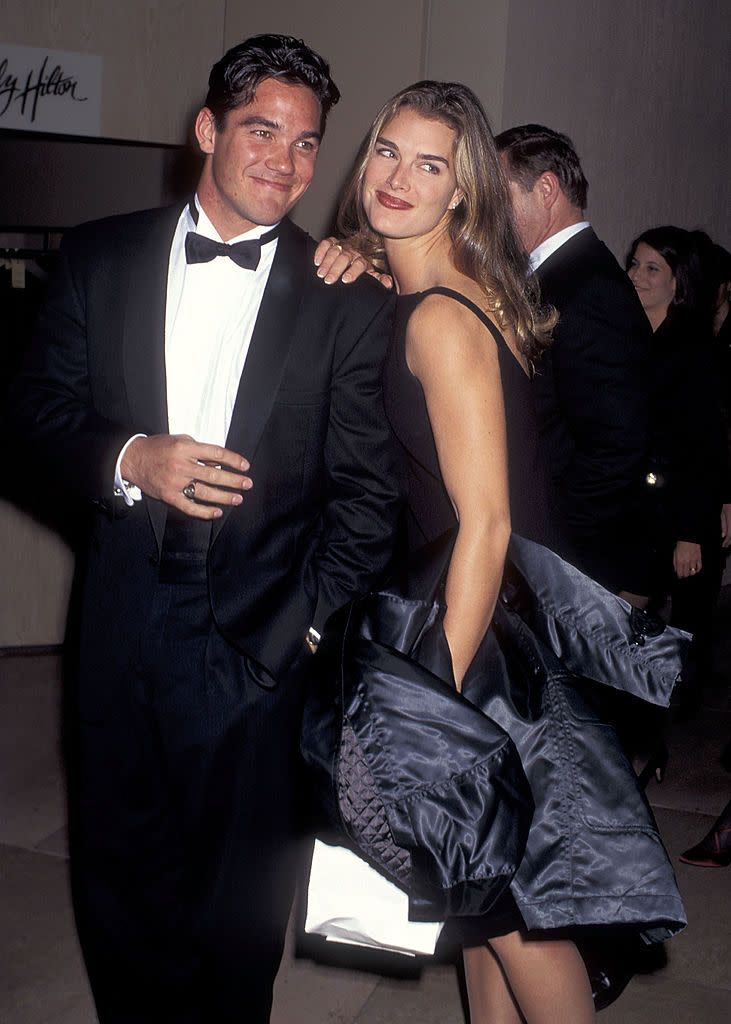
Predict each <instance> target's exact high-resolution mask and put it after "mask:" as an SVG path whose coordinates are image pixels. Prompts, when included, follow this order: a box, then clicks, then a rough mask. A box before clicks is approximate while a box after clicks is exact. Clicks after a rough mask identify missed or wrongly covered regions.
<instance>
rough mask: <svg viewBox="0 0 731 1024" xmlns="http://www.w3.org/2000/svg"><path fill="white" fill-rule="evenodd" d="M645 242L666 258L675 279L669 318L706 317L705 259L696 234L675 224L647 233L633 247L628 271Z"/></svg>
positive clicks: (631, 246) (626, 261) (653, 229)
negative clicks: (639, 247)
mask: <svg viewBox="0 0 731 1024" xmlns="http://www.w3.org/2000/svg"><path fill="white" fill-rule="evenodd" d="M641 242H644V243H645V245H649V247H650V248H651V249H654V250H655V252H657V253H659V254H660V255H661V256H662V258H663V259H664V260H665V262H666V263H667V265H668V266H669V267H670V270H671V271H672V274H673V277H674V278H675V295H674V296H673V298H672V299H671V301H670V305H669V306H668V317H669V318H670V317H674V316H677V315H678V313H679V312H681V311H682V312H686V313H691V314H694V315H700V316H702V315H703V314H704V312H705V310H704V308H703V307H704V301H703V298H704V291H703V287H702V269H701V257H700V252H699V246H698V245H697V244H696V241H695V240H694V238H693V233H692V232H690V231H686V230H685V228H678V227H675V226H674V225H673V224H666V225H664V226H662V227H658V228H650V229H649V230H648V231H643V232H642V234H641V235H638V236H637V238H635V240H634V241H633V242H632V244H631V245H630V247H629V251H628V253H627V258H626V260H625V269H626V270H629V269H630V267H631V266H632V260H633V259H634V257H635V252H636V251H637V246H638V245H639V244H640V243H641Z"/></svg>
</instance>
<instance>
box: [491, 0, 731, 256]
mask: <svg viewBox="0 0 731 1024" xmlns="http://www.w3.org/2000/svg"><path fill="white" fill-rule="evenodd" d="M729 53H731V23H730V21H729V8H728V3H727V2H726V0H704V3H698V2H697V0H643V2H642V3H637V2H636V0H598V2H597V0H593V2H587V0H584V2H582V0H550V3H545V2H541V0H512V2H511V4H510V19H509V27H508V35H507V50H506V61H505V65H506V73H505V88H504V104H503V113H502V127H509V126H510V125H512V124H523V123H526V122H529V121H538V122H541V123H545V124H548V125H550V126H551V127H553V128H558V129H560V130H562V131H566V132H567V133H568V134H569V135H570V136H571V137H572V138H573V140H574V143H575V145H576V147H577V149H578V151H579V154H580V156H581V160H582V164H583V166H584V171H585V173H586V176H587V178H588V179H589V186H590V187H589V210H588V213H589V216H590V217H591V219H592V221H593V222H594V223H595V224H596V227H597V230H598V232H599V234H600V235H601V236H602V237H603V238H604V239H605V241H606V242H607V244H608V245H610V247H611V248H613V249H614V251H615V253H616V254H617V255H620V254H622V255H623V254H624V252H625V250H626V247H627V244H628V243H629V242H630V241H631V240H632V238H634V237H635V236H636V235H637V234H638V233H639V232H640V231H642V230H644V229H645V228H647V227H651V226H652V225H656V224H663V223H665V224H667V223H675V224H679V225H681V226H682V227H687V228H694V227H702V228H704V229H705V230H707V231H708V232H709V233H710V234H711V236H712V237H714V238H716V239H717V240H718V241H719V242H721V243H722V244H723V245H725V246H727V247H729V248H731V205H730V204H729V188H728V172H729V167H730V166H731V146H730V145H729V140H731V131H730V130H729V124H730V123H731V102H730V93H729V74H728V64H729V57H728V55H729Z"/></svg>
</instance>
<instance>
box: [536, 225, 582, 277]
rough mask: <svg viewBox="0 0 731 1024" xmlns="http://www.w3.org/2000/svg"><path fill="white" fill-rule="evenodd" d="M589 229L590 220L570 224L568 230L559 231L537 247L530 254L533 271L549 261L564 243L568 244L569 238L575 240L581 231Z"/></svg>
mask: <svg viewBox="0 0 731 1024" xmlns="http://www.w3.org/2000/svg"><path fill="white" fill-rule="evenodd" d="M588 227H591V225H590V224H589V221H588V220H581V221H579V222H578V224H569V226H568V227H567V228H563V229H562V230H561V231H557V232H556V234H555V235H551V237H550V238H547V239H546V240H545V241H544V242H541V244H540V245H537V246H536V247H535V249H534V250H533V252H532V253H531V254H530V268H531V270H535V269H536V268H537V267H540V265H541V263H543V262H544V260H547V259H548V257H549V256H552V255H553V254H554V253H555V251H556V249H560V248H561V246H562V245H563V244H564V242H568V240H569V238H573V237H574V235H578V233H579V232H580V231H583V230H584V229H585V228H588Z"/></svg>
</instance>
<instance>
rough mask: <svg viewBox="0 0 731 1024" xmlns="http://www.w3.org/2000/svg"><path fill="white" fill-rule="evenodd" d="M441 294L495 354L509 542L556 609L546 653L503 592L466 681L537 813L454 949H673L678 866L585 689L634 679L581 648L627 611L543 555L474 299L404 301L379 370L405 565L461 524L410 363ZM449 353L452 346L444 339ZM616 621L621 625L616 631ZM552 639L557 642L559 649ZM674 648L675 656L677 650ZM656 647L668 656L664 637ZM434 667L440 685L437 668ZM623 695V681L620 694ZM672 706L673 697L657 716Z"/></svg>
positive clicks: (533, 473)
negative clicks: (503, 945) (414, 326)
mask: <svg viewBox="0 0 731 1024" xmlns="http://www.w3.org/2000/svg"><path fill="white" fill-rule="evenodd" d="M432 294H441V295H447V296H449V297H451V298H452V299H454V301H456V302H459V303H461V304H462V305H464V306H466V307H467V308H468V309H471V310H472V311H473V312H474V314H475V316H476V317H478V318H479V320H480V321H481V322H482V323H483V324H484V325H485V327H486V329H487V330H488V331H489V332H490V334H491V335H492V337H493V339H494V342H495V344H496V346H497V354H498V360H499V367H500V374H501V382H502V389H503V398H504V406H505V416H506V427H507V449H508V452H507V454H508V482H509V495H510V514H511V523H512V530H513V534H514V535H515V534H517V535H519V537H518V538H517V540H516V539H515V538H514V540H516V543H517V542H518V541H519V540H520V538H526V539H527V541H528V542H529V543H528V544H527V549H528V550H529V551H530V553H531V559H532V561H530V560H529V562H526V563H524V569H523V572H524V575H530V574H531V572H532V570H535V575H536V577H540V583H539V584H538V586H540V587H541V588H542V590H541V600H546V601H547V602H548V604H553V605H554V606H555V607H556V608H557V609H558V611H557V612H556V614H555V615H554V617H553V619H552V620H551V624H550V625H549V629H548V632H549V634H551V635H550V636H549V642H548V643H546V632H545V630H544V631H543V633H542V635H541V637H539V636H537V635H536V634H537V633H540V632H541V630H540V629H536V628H535V627H536V621H537V620H536V618H535V615H533V613H530V614H527V615H526V614H524V613H523V611H522V610H521V609H520V608H519V609H518V611H517V612H515V611H514V610H513V609H512V608H510V607H509V606H508V603H505V602H504V601H503V596H504V592H503V595H501V600H500V601H499V602H498V606H497V608H496V612H495V616H494V619H493V623H492V625H491V627H490V630H489V631H488V634H487V636H486V637H485V640H484V641H483V644H482V646H481V648H480V650H479V651H478V654H477V655H476V657H475V661H474V662H473V665H472V666H471V668H470V670H469V671H468V673H467V675H466V677H465V679H464V681H463V688H462V694H463V696H464V697H466V698H467V700H468V701H469V702H471V703H472V704H473V705H476V706H477V707H478V708H479V709H480V710H481V711H482V712H483V713H484V714H485V715H486V716H487V717H488V718H490V719H491V720H492V721H493V722H497V723H498V725H499V726H500V727H501V728H502V729H503V730H504V731H505V732H506V733H507V734H508V735H509V736H510V738H511V740H512V741H513V742H514V744H515V746H516V748H517V750H518V753H519V755H520V758H521V761H522V763H523V768H524V771H525V774H526V776H527V779H528V782H529V784H530V788H531V791H532V796H533V801H534V803H535V811H534V814H533V817H532V821H531V825H530V831H529V836H528V842H527V846H526V849H525V854H524V856H523V859H522V862H521V864H520V867H519V869H518V871H517V872H516V874H515V877H514V878H513V881H512V882H511V884H510V889H509V890H508V891H507V892H506V893H505V895H504V896H503V897H501V899H500V900H499V901H498V903H497V904H496V905H495V906H493V908H492V909H491V910H490V912H489V913H488V914H487V915H486V916H485V917H482V918H478V919H475V918H472V919H469V918H458V919H457V920H456V921H453V922H452V923H453V924H454V925H456V936H457V939H458V941H462V942H464V943H467V944H469V943H470V942H479V941H482V940H484V939H485V938H489V937H492V936H495V935H498V934H503V933H505V932H507V931H512V930H514V929H516V928H520V929H522V930H528V931H561V932H564V931H566V930H567V929H568V930H569V932H573V930H574V929H575V928H577V927H578V928H579V929H580V930H583V929H584V928H587V927H588V928H590V929H593V928H596V927H603V926H606V925H611V926H616V925H620V926H621V925H624V926H625V927H628V928H630V929H631V930H633V931H638V932H641V933H642V934H643V936H644V938H645V940H646V941H659V940H664V939H666V938H668V937H669V936H670V935H672V934H674V933H675V932H677V931H678V930H679V929H680V928H682V927H683V924H684V923H685V917H684V913H683V907H682V903H681V900H680V896H679V894H678V890H677V886H676V884H675V878H674V874H673V871H672V867H671V865H670V863H669V860H668V858H667V855H666V853H665V850H664V848H663V846H662V842H661V840H660V836H659V833H658V831H657V827H656V825H655V822H654V818H653V817H652V813H651V811H650V808H649V806H648V805H647V802H646V800H645V798H644V794H643V793H641V791H640V790H639V788H638V786H637V783H636V778H635V774H634V772H633V771H632V768H631V765H630V764H629V763H628V761H627V759H626V757H625V756H624V754H623V752H622V750H621V747H620V745H619V743H618V741H617V739H616V736H615V734H614V731H613V730H612V729H611V728H610V727H609V726H607V725H606V724H605V723H603V722H602V721H601V720H600V719H599V718H598V717H597V714H596V711H595V704H596V701H595V697H596V692H595V691H594V692H593V693H592V688H593V685H594V683H593V682H589V680H592V681H600V682H606V683H608V684H609V685H610V686H611V685H615V683H614V682H613V681H612V678H611V677H612V676H615V677H616V676H624V677H629V676H630V675H632V671H633V668H629V670H628V671H624V667H623V666H624V665H627V666H629V665H630V664H631V665H632V666H634V662H632V661H631V659H632V658H633V657H634V655H633V653H632V651H631V650H630V649H628V645H627V643H626V642H625V641H622V644H623V647H622V655H621V658H623V659H625V660H624V661H622V660H621V659H618V660H617V661H615V662H613V663H612V664H609V661H607V663H606V664H602V665H600V666H599V668H598V670H597V666H596V664H595V663H596V662H597V661H601V660H602V659H603V657H604V651H605V649H606V650H610V649H612V648H613V647H615V648H616V644H615V639H616V636H615V637H613V639H611V640H610V639H609V633H606V634H603V633H601V630H603V629H604V625H602V626H601V629H600V630H599V632H596V631H595V632H594V633H593V635H592V636H591V637H589V640H588V642H587V636H586V635H582V630H583V629H584V626H585V624H586V623H589V624H590V625H589V628H588V631H589V632H591V630H593V628H594V627H593V625H591V623H594V622H599V621H601V622H602V623H603V622H604V620H605V618H607V616H608V618H609V619H610V620H611V623H612V625H611V628H610V632H612V631H614V634H618V633H619V632H620V631H622V630H624V625H623V622H624V620H628V619H629V617H630V611H631V610H630V611H628V608H629V606H626V605H623V604H622V602H620V601H619V599H618V598H615V597H614V596H613V595H610V594H608V593H607V592H605V591H603V590H602V588H601V587H599V586H598V584H595V583H594V582H593V581H591V580H588V579H587V578H586V577H584V576H583V575H582V574H581V573H579V572H578V571H577V570H575V569H573V567H571V566H568V565H567V563H564V562H563V560H562V559H560V558H558V556H556V555H554V554H553V553H552V552H551V551H550V550H548V549H550V548H551V547H552V544H551V540H552V536H553V531H552V529H551V525H550V519H549V511H548V501H547V498H546V494H547V488H546V482H545V481H546V477H545V474H544V470H543V467H542V463H541V459H540V455H539V448H538V441H537V436H538V435H537V429H536V423H535V414H534V407H533V396H532V386H531V382H530V379H529V378H528V376H527V375H526V373H525V371H524V370H523V368H522V366H521V365H520V363H519V362H518V360H517V359H516V357H515V356H514V354H513V353H512V351H511V350H510V348H509V346H508V345H507V343H506V341H505V339H504V338H503V337H502V335H501V334H500V332H499V331H498V330H497V329H496V327H495V326H494V325H493V323H492V322H491V320H490V319H489V317H487V316H486V315H485V314H484V313H483V312H482V310H480V309H479V307H477V306H476V305H475V304H474V303H473V302H471V301H470V300H469V299H467V298H466V297H465V296H463V295H461V294H459V293H457V292H454V291H451V290H449V289H446V288H433V289H430V290H429V291H425V292H421V293H416V294H411V295H404V296H400V297H399V299H398V302H397V310H396V319H395V325H394V333H393V337H392V342H391V346H390V349H389V352H388V355H387V359H386V363H385V367H384V400H385V407H386V414H387V416H388V419H389V421H390V423H391V426H392V428H393V432H394V434H395V436H396V438H397V440H398V443H399V445H400V447H401V451H402V456H403V472H404V475H405V478H406V483H407V505H406V511H405V519H406V524H405V530H404V534H405V538H404V540H403V544H404V545H405V547H406V550H402V551H401V556H402V558H403V559H404V560H409V559H411V560H413V558H414V555H415V553H418V551H419V550H420V549H423V550H428V549H429V547H430V545H432V543H433V542H434V541H435V539H437V538H439V537H440V536H441V535H443V534H445V532H447V531H450V530H454V528H455V527H456V525H457V524H456V517H455V514H454V511H453V507H452V503H451V501H450V499H449V496H448V494H447V492H446V489H445V486H444V482H443V479H442V476H441V473H440V470H439V460H438V457H437V450H436V445H435V442H434V437H433V434H432V430H431V425H430V422H429V416H428V413H427V407H426V400H425V397H424V393H423V390H422V388H421V384H420V382H419V381H418V379H417V378H416V377H415V376H414V375H413V374H412V373H411V372H410V370H409V368H408V366H407V364H406V357H405V339H406V327H407V324H408V321H409V317H410V316H411V314H412V313H413V311H414V310H415V309H416V307H417V306H418V305H419V303H420V302H422V301H423V299H424V298H425V297H426V296H428V295H432ZM487 342H488V339H487V338H486V343H487ZM444 344H445V345H448V344H449V339H448V338H445V339H444ZM530 542H535V543H534V544H533V543H530ZM513 543H514V542H513V541H511V545H513ZM539 545H540V546H539ZM536 552H537V553H538V554H537V555H536ZM534 555H535V557H534ZM509 563H510V553H509ZM525 565H527V566H528V568H527V569H526V568H525ZM531 566H532V569H531ZM554 579H555V585H554ZM532 583H533V581H531V585H532ZM606 609H609V612H608V613H607V612H606ZM615 621H617V622H620V626H619V628H618V629H616V630H615V629H614V624H615ZM557 632H561V634H562V636H561V639H560V640H559V641H558V642H557V643H552V642H551V641H552V640H553V635H554V634H555V633H557ZM671 632H672V631H668V633H671ZM604 635H606V636H607V640H606V643H605V641H604V639H603V637H604ZM574 636H576V638H577V639H576V644H574V640H573V638H574ZM666 639H667V643H668V644H672V642H673V641H672V637H670V638H667V636H666ZM653 642H655V643H661V642H662V638H661V639H660V640H654V641H653ZM638 644H639V645H640V646H639V648H638V649H639V650H640V651H641V652H643V654H642V656H645V657H646V656H647V654H648V652H649V650H650V647H651V645H650V644H648V646H646V647H643V646H642V645H643V644H644V639H642V638H640V640H639V641H638ZM561 647H563V650H564V651H565V652H566V654H567V656H568V657H567V658H566V659H564V658H563V657H562V656H561V652H560V650H559V648H561ZM629 647H631V645H629ZM551 648H553V649H551ZM571 648H573V649H572V650H570V649H571ZM616 649H618V648H616ZM667 650H668V648H667V647H666V651H667ZM557 651H558V652H559V656H558V657H557ZM567 662H568V663H569V664H570V665H571V669H569V668H567ZM592 662H594V664H592ZM583 665H586V666H587V671H586V673H584V672H583V671H582V666H583ZM427 667H429V669H430V670H431V671H435V672H436V673H437V674H439V671H438V669H435V668H434V666H433V665H428V666H427ZM443 678H445V677H443ZM624 685H625V684H624V682H622V681H620V682H619V685H618V688H623V687H624ZM628 685H629V684H628ZM632 685H633V684H632ZM670 688H671V687H670ZM636 692H637V693H638V695H642V696H644V694H640V693H639V690H638V691H636ZM649 699H653V698H652V697H651V698H649ZM666 699H669V693H668V695H667V696H666V698H663V700H657V703H663V702H665V700H666ZM453 937H454V936H453Z"/></svg>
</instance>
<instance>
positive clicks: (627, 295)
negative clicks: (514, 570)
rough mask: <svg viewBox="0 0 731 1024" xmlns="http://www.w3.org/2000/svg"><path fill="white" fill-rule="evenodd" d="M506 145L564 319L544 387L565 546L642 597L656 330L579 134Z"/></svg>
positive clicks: (541, 396)
mask: <svg viewBox="0 0 731 1024" xmlns="http://www.w3.org/2000/svg"><path fill="white" fill-rule="evenodd" d="M496 142H497V145H498V149H499V150H500V151H501V158H502V161H503V166H504V169H505V172H506V174H507V177H508V184H509V187H510V193H511V197H512V201H513V208H514V211H515V217H516V221H517V225H518V229H519V231H520V235H521V238H522V241H523V244H524V246H525V249H526V252H528V253H529V254H530V260H531V267H532V269H533V271H534V273H535V275H536V278H537V280H538V282H539V285H540V291H541V298H542V300H543V301H544V302H546V303H549V304H550V305H552V306H554V307H555V308H556V309H557V311H558V314H559V320H558V324H557V325H556V328H555V331H554V343H553V346H552V347H551V349H550V350H549V352H548V353H547V355H546V356H545V357H544V360H543V361H542V362H541V364H540V367H539V370H538V373H537V374H536V377H535V394H536V406H537V412H538V421H539V428H540V431H541V435H542V438H543V441H544V444H545V448H546V453H547V461H548V466H549V472H550V478H551V481H552V492H553V495H552V496H553V500H554V503H555V507H556V514H557V525H558V527H559V529H560V530H561V532H562V534H563V537H562V544H563V550H562V552H561V553H562V554H563V555H564V556H565V557H566V558H567V559H568V560H569V561H572V562H573V563H574V564H576V565H577V566H578V567H579V568H580V569H582V570H583V571H584V572H586V573H587V574H588V575H590V576H592V577H594V578H595V579H597V580H598V581H599V582H600V583H602V584H603V585H604V586H606V587H607V588H608V589H610V590H613V591H615V592H623V593H624V596H626V597H629V598H630V599H631V600H633V601H634V602H635V603H638V604H642V603H644V601H643V599H642V597H641V596H640V595H644V594H645V593H646V589H647V583H648V580H647V570H646V557H647V556H646V552H645V550H644V547H645V545H644V544H643V540H644V538H643V536H642V533H643V530H642V527H641V524H640V515H639V508H638V501H639V488H640V480H641V475H642V471H643V462H644V458H645V455H646V443H647V417H648V400H647V393H646V381H647V372H646V367H647V362H648V359H649V353H650V341H651V336H652V331H651V329H650V325H649V322H648V320H647V317H646V316H645V313H644V310H643V309H642V307H641V305H640V303H639V301H638V299H637V294H636V292H635V290H634V288H633V287H632V285H631V283H630V281H629V280H628V278H627V275H626V274H625V273H624V271H623V270H622V269H621V268H620V266H619V264H618V263H617V261H616V259H615V258H614V256H613V255H612V254H611V252H610V251H609V249H607V247H606V246H605V245H604V244H603V243H602V242H601V241H600V240H599V239H598V238H597V236H596V235H595V234H594V231H593V230H592V228H591V226H590V225H589V223H588V221H586V220H585V219H584V208H585V206H586V195H587V188H588V185H587V181H586V178H585V177H584V173H583V171H582V169H581V164H580V162H579V158H578V156H577V154H576V151H575V149H574V147H573V144H572V142H571V140H570V139H569V138H568V137H567V136H566V135H562V134H560V133H559V132H556V131H553V130H551V129H550V128H545V127H544V126H543V125H534V124H528V125H521V126H519V127H516V128H510V129H508V130H507V131H504V132H502V133H501V134H500V135H498V136H497V138H496Z"/></svg>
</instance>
